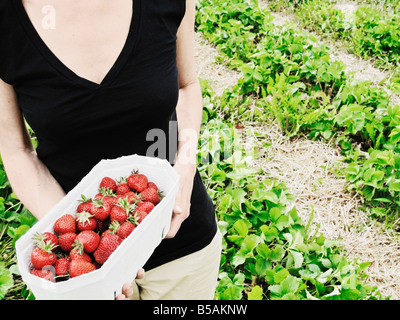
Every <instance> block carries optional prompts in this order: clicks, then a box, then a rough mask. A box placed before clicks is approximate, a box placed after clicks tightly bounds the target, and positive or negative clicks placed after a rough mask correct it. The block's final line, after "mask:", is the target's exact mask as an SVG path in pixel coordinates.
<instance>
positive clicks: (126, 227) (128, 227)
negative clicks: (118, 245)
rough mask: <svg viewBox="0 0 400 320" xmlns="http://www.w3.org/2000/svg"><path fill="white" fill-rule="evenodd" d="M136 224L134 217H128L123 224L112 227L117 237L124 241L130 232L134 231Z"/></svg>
mask: <svg viewBox="0 0 400 320" xmlns="http://www.w3.org/2000/svg"><path fill="white" fill-rule="evenodd" d="M137 224H138V223H137V218H136V216H132V215H130V216H129V217H128V219H127V220H126V221H125V222H124V223H122V224H120V223H118V222H116V225H115V226H113V228H114V230H116V232H117V235H118V236H120V237H121V238H122V239H126V238H127V237H128V236H129V235H130V234H131V233H132V231H133V230H135V228H136V225H137Z"/></svg>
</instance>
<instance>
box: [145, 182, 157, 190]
mask: <svg viewBox="0 0 400 320" xmlns="http://www.w3.org/2000/svg"><path fill="white" fill-rule="evenodd" d="M147 188H153V189H154V190H156V191H158V187H157V185H156V184H155V183H154V182H148V183H147Z"/></svg>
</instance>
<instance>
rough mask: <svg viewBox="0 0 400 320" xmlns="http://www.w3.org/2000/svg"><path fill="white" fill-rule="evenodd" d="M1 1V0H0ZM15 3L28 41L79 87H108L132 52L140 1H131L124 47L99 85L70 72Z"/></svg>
mask: <svg viewBox="0 0 400 320" xmlns="http://www.w3.org/2000/svg"><path fill="white" fill-rule="evenodd" d="M0 1H1V0H0ZM11 1H12V2H14V3H15V5H16V9H17V12H18V15H19V17H20V19H21V22H22V24H23V26H24V28H25V30H26V32H27V33H28V35H29V37H30V39H31V40H32V41H33V43H34V45H35V46H36V48H37V49H38V50H39V51H40V52H41V54H42V55H43V56H44V58H45V59H46V60H47V61H48V62H49V63H50V64H51V65H52V66H53V67H54V68H55V69H57V70H58V72H60V73H61V74H63V75H64V76H65V77H67V78H68V79H69V80H71V81H73V82H76V83H78V84H80V85H83V86H85V87H88V88H92V89H98V88H101V87H104V86H107V85H109V84H110V83H112V81H114V79H115V77H116V76H117V75H118V73H119V72H120V71H121V69H122V67H123V66H124V65H125V63H126V62H127V61H128V58H129V56H130V53H131V52H132V50H133V48H134V46H135V43H136V39H137V37H138V32H137V31H138V28H139V23H140V18H139V17H140V0H132V8H133V12H132V18H131V23H130V26H129V31H128V35H127V38H126V41H125V43H124V46H123V47H122V50H121V52H120V54H119V55H118V57H117V59H116V60H115V62H114V64H113V65H112V67H111V68H110V69H109V71H108V72H107V73H106V75H105V76H104V78H103V80H102V81H101V82H100V83H97V82H94V81H92V80H89V79H86V78H84V77H81V76H79V75H78V74H76V73H75V72H74V71H72V70H71V69H70V68H69V67H68V66H67V65H65V64H64V63H63V62H62V61H61V60H60V59H59V58H58V57H57V56H56V55H55V54H54V53H53V51H52V50H51V49H50V48H49V47H48V45H47V44H46V43H45V42H44V40H43V39H42V37H41V36H40V35H39V33H38V32H37V30H36V28H35V26H34V25H33V23H32V21H31V19H30V18H29V16H28V13H27V11H26V10H25V7H24V5H23V3H22V0H11Z"/></svg>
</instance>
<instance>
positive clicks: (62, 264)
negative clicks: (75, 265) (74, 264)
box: [54, 258, 70, 276]
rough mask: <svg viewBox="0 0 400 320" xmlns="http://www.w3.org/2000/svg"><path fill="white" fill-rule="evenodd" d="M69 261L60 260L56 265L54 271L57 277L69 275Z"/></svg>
mask: <svg viewBox="0 0 400 320" xmlns="http://www.w3.org/2000/svg"><path fill="white" fill-rule="evenodd" d="M69 263H70V262H69V261H68V259H66V258H58V259H57V261H56V263H55V265H54V271H55V273H56V275H57V276H66V275H67V274H68V267H69Z"/></svg>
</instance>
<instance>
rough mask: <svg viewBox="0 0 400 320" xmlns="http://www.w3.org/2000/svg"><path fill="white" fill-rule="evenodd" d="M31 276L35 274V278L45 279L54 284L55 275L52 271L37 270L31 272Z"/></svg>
mask: <svg viewBox="0 0 400 320" xmlns="http://www.w3.org/2000/svg"><path fill="white" fill-rule="evenodd" d="M30 273H31V274H33V275H34V276H37V277H39V278H43V279H45V280H49V281H51V282H54V281H55V280H54V273H53V272H51V271H50V270H41V269H40V270H37V269H34V270H32V271H31V272H30Z"/></svg>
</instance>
